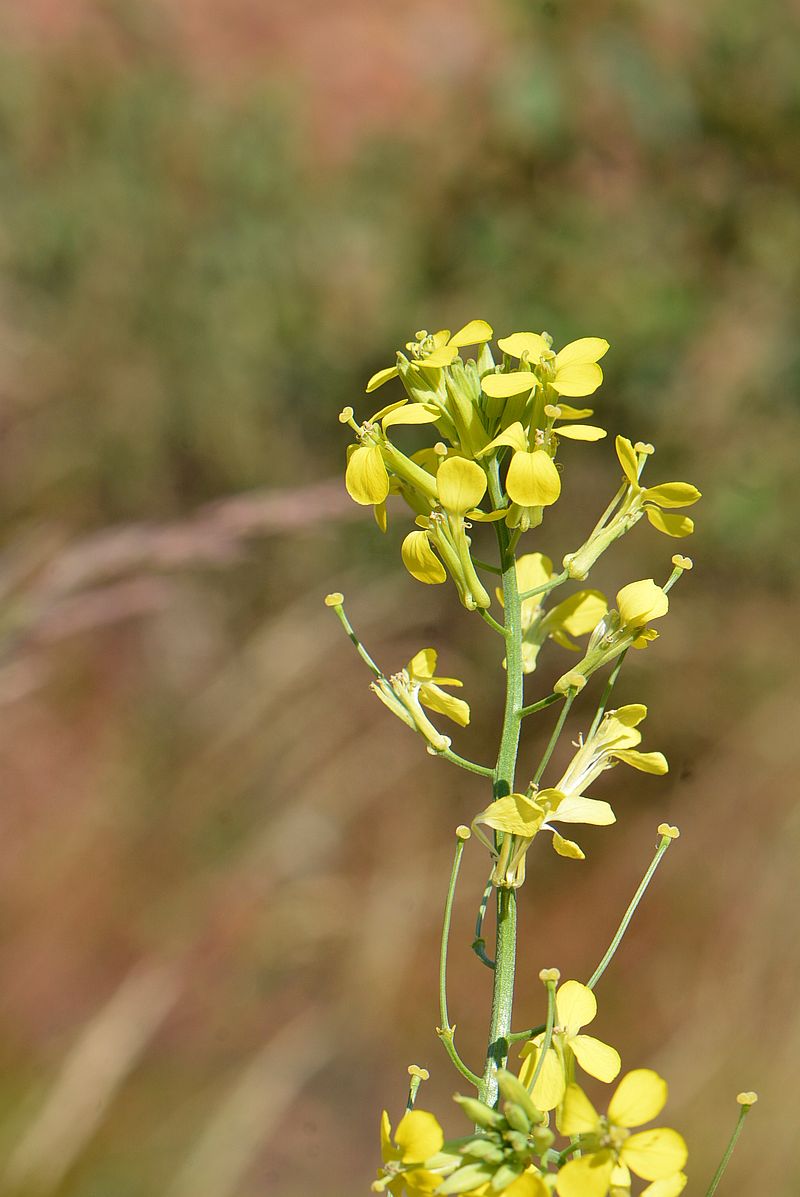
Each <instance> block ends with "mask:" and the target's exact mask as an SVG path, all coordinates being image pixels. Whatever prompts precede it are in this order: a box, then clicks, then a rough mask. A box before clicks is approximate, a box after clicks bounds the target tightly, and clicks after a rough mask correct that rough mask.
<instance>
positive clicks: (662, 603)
mask: <svg viewBox="0 0 800 1197" xmlns="http://www.w3.org/2000/svg"><path fill="white" fill-rule="evenodd" d="M617 610H618V611H619V617H620V621H621V623H622V626H623V627H626V628H643V627H644V626H645V624H648V623H650V621H651V620H652V619H661V617H662V616H664V615H666V614H667V611H669V598H668V597H667V595H666V594H665V593H664V591H663V590H662V589H661V587H660V586H656V584H655V582H654V581H653V579H652V578H644V579H643V580H642V581H641V582H629V583H628V585H627V586H623V587H622V589H621V590H620V591H618V592H617Z"/></svg>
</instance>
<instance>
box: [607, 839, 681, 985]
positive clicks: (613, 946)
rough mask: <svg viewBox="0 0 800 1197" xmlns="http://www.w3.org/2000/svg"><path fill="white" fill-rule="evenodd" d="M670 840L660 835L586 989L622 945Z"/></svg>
mask: <svg viewBox="0 0 800 1197" xmlns="http://www.w3.org/2000/svg"><path fill="white" fill-rule="evenodd" d="M672 840H673V836H670V835H662V837H661V842H660V843H659V845H658V848H657V849H656V854H655V856H654V857H653V859H652V860H651V862H650V867H649V868H648V870H647V872H646V873H645V875H644V877H643V878H642V880H641V882H640V883H639V888H638V889H637V890H636V893H635V894H634V895H633V898H632V900H631V903H630V905H629V907H628V909H627V910H626V911H625V913H624V915H623V916H622V922H621V923H620V925H619V926H618V927H617V930H616V933H615V935H614V938H613V939H612V940H611V943H610V944H609V945H608V950H607V951H606V954H605V955H604V956H603V959H602V960H601V961H600V963H599V964H598V966H597V968H596V969H595V970H594V972H593V973H592V975H591V977H590V978H589V980H588V981H587V982H586V984H587V987H588V988H589V989H594V987H595V985H596V984H597V982H598V981H599V980H600V978H601V977H602V975H603V973H604V972H605V971H606V969H607V968H608V966H609V964H610V963H611V961H612V960H613V959H614V956H615V954H616V951H617V948H618V947H619V945H620V944H621V943H622V939H623V936H624V935H625V932H626V931H627V930H628V924H629V923H630V921H631V919H632V918H633V916H634V914H635V913H636V907H637V906H638V905H639V903H640V902H641V900H642V898H643V897H644V894H645V890H646V889H647V887H648V885H649V884H650V882H651V881H652V880H653V876H654V874H655V871H656V869H657V868H658V866H659V864H660V863H661V858H662V856H663V855H664V853H665V852H666V850H667V848H668V847H669V846H670V844H671V843H672Z"/></svg>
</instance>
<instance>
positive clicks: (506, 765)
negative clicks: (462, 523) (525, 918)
mask: <svg viewBox="0 0 800 1197" xmlns="http://www.w3.org/2000/svg"><path fill="white" fill-rule="evenodd" d="M489 492H490V496H491V500H492V506H493V507H495V508H498V507H499V506H500V504H501V502H502V490H501V487H500V477H499V470H498V465H497V461H496V460H495V461H494V462H493V463H492V467H491V469H490V473H489ZM495 527H496V530H497V540H498V545H499V548H500V560H501V562H502V567H503V573H502V583H503V609H504V611H505V620H506V702H505V710H504V712H503V728H502V732H501V735H500V748H499V751H498V754H497V767H496V769H495V778H494V797H495V798H500V797H503V796H504V795H506V794H510V793H512V791H513V789H514V774H515V772H516V764H517V752H518V750H519V736H520V717H519V712H520V710H521V709H522V682H523V676H522V624H521V612H520V599H519V590H518V588H517V563H516V561H515V559H514V555H513V552H512V551H511V550H510V547H509V536H508V530H507V528H506V527H505V525H504V524H497V525H495ZM516 953H517V895H516V891H515V890H513V889H498V890H497V929H496V950H495V966H494V975H493V985H492V1013H491V1019H490V1023H489V1042H488V1045H487V1049H486V1065H485V1068H484V1073H483V1080H482V1082H481V1086H480V1090H479V1093H478V1096H479V1097H480V1099H481V1101H483V1102H484V1103H485V1104H486V1105H489V1106H494V1104H495V1102H496V1101H497V1075H496V1074H497V1069H498V1068H500V1067H502V1066H503V1064H504V1063H505V1061H506V1057H507V1056H508V1036H509V1035H510V1033H511V1012H512V1007H513V1003H514V971H515V967H516Z"/></svg>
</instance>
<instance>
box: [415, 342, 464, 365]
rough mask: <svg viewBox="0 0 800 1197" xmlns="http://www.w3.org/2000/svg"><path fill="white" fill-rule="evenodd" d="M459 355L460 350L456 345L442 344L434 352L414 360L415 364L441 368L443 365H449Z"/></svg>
mask: <svg viewBox="0 0 800 1197" xmlns="http://www.w3.org/2000/svg"><path fill="white" fill-rule="evenodd" d="M457 357H458V350H457V349H456V347H455V345H442V346H441V347H440V348H439V349H434V350H433V352H432V353H429V354H427V355H426V356H425V357H421V358H420V359H419V361H416V362H414V363H413V364H414V365H415V366H424V367H425V368H426V369H441V367H442V366H449V365H450V364H451V362H454V361H455V360H456V358H457Z"/></svg>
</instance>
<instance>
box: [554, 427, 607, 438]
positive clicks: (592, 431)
mask: <svg viewBox="0 0 800 1197" xmlns="http://www.w3.org/2000/svg"><path fill="white" fill-rule="evenodd" d="M556 432H557V433H558V435H559V436H565V437H566V438H567V440H569V441H601V440H602V439H603V437H604V436H608V433H607V432H606V430H605V428H598V427H597V426H596V425H595V424H558V425H556Z"/></svg>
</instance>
